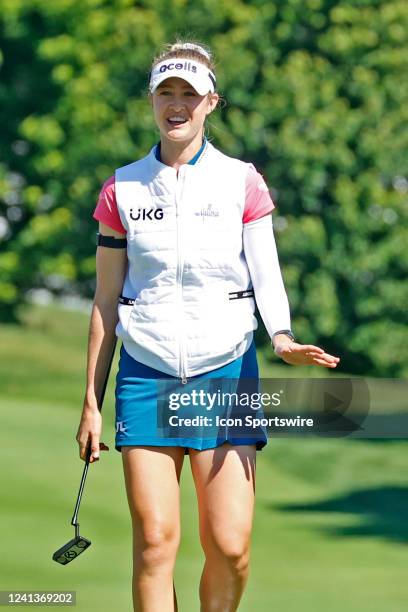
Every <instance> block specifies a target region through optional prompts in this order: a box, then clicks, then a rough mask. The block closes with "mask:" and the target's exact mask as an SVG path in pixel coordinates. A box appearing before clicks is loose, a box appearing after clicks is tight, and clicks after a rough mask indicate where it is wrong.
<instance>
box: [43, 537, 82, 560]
mask: <svg viewBox="0 0 408 612" xmlns="http://www.w3.org/2000/svg"><path fill="white" fill-rule="evenodd" d="M90 545H91V542H90V541H89V540H87V539H86V538H84V537H82V536H80V535H77V536H75V538H73V539H72V540H70V541H69V542H67V544H64V546H61V548H59V549H58V550H56V551H55V553H54V554H53V555H52V558H53V559H54V561H56V562H57V563H61V565H67V563H70V562H71V561H73V560H74V559H76V558H77V557H78V555H80V554H81V552H84V550H85V549H86V548H88V546H90Z"/></svg>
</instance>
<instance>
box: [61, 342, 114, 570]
mask: <svg viewBox="0 0 408 612" xmlns="http://www.w3.org/2000/svg"><path fill="white" fill-rule="evenodd" d="M116 342H117V341H116V339H115V344H114V345H113V350H112V355H111V358H110V362H109V366H108V369H107V372H106V376H105V381H104V384H103V388H102V392H101V397H100V400H99V402H98V408H99V411H102V404H103V400H104V397H105V391H106V387H107V384H108V379H109V374H110V371H111V367H112V361H113V356H114V354H115V349H116ZM90 458H91V444H90V443H89V444H88V447H87V450H86V455H85V466H84V471H83V472H82V478H81V484H80V485H79V491H78V497H77V500H76V504H75V510H74V514H73V516H72V519H71V525H73V526H74V527H75V537H74V538H72V540H70V541H69V542H67V543H66V544H64V546H61V548H59V549H58V550H56V551H55V553H54V554H53V555H52V558H53V560H54V561H56V562H57V563H60V564H61V565H67V563H70V562H71V561H72V560H73V559H76V558H77V557H78V555H80V554H81V553H82V552H83V551H84V550H86V549H87V548H88V546H90V545H91V542H90V540H87V539H86V538H84V537H83V536H81V535H80V534H79V523H78V512H79V506H80V504H81V499H82V493H83V490H84V487H85V480H86V476H87V474H88V468H89V460H90Z"/></svg>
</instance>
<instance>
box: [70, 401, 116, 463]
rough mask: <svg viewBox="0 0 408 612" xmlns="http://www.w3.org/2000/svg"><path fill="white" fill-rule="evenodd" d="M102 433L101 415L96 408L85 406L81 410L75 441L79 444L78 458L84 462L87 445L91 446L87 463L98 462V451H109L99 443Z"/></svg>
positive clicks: (102, 443) (103, 444)
mask: <svg viewBox="0 0 408 612" xmlns="http://www.w3.org/2000/svg"><path fill="white" fill-rule="evenodd" d="M101 432H102V415H101V413H100V411H99V410H98V408H91V407H87V406H85V407H84V408H83V410H82V416H81V421H80V423H79V427H78V432H77V435H76V441H77V442H78V444H79V456H80V458H81V459H82V460H83V461H85V460H86V452H87V448H88V446H89V444H90V445H91V456H90V459H89V463H94V462H95V461H99V451H100V450H106V451H108V450H109V447H108V446H106V444H105V443H104V442H100V441H99V440H100V437H101Z"/></svg>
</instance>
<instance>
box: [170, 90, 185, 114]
mask: <svg viewBox="0 0 408 612" xmlns="http://www.w3.org/2000/svg"><path fill="white" fill-rule="evenodd" d="M169 102H170V104H169V106H170V107H171V108H172V109H173V110H175V111H177V110H182V109H184V108H185V101H184V100H183V97H182V96H180V95H178V94H174V95H173V96H172V97H171V100H169Z"/></svg>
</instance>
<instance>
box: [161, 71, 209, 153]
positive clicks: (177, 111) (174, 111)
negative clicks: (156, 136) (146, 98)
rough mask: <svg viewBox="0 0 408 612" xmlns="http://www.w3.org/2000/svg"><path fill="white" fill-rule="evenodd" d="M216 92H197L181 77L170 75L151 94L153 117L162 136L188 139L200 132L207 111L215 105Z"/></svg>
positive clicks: (182, 139)
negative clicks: (204, 93)
mask: <svg viewBox="0 0 408 612" xmlns="http://www.w3.org/2000/svg"><path fill="white" fill-rule="evenodd" d="M218 99H219V96H218V94H216V93H213V94H207V95H205V96H200V95H199V94H198V93H197V92H196V90H195V89H194V88H193V87H192V85H190V84H189V83H187V81H185V80H184V79H180V78H177V77H171V78H168V79H166V80H165V81H163V82H162V83H161V84H160V85H159V86H158V87H157V89H156V90H155V92H154V93H153V94H152V95H151V103H152V106H153V113H154V118H155V121H156V124H157V127H158V128H159V130H160V136H161V138H162V139H167V140H170V141H173V142H187V141H188V142H191V141H192V140H193V139H194V138H195V137H196V136H197V134H200V135H201V134H202V131H203V126H204V122H205V119H206V117H207V115H209V114H210V113H211V112H212V111H213V110H214V109H215V107H216V106H217V103H218Z"/></svg>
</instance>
